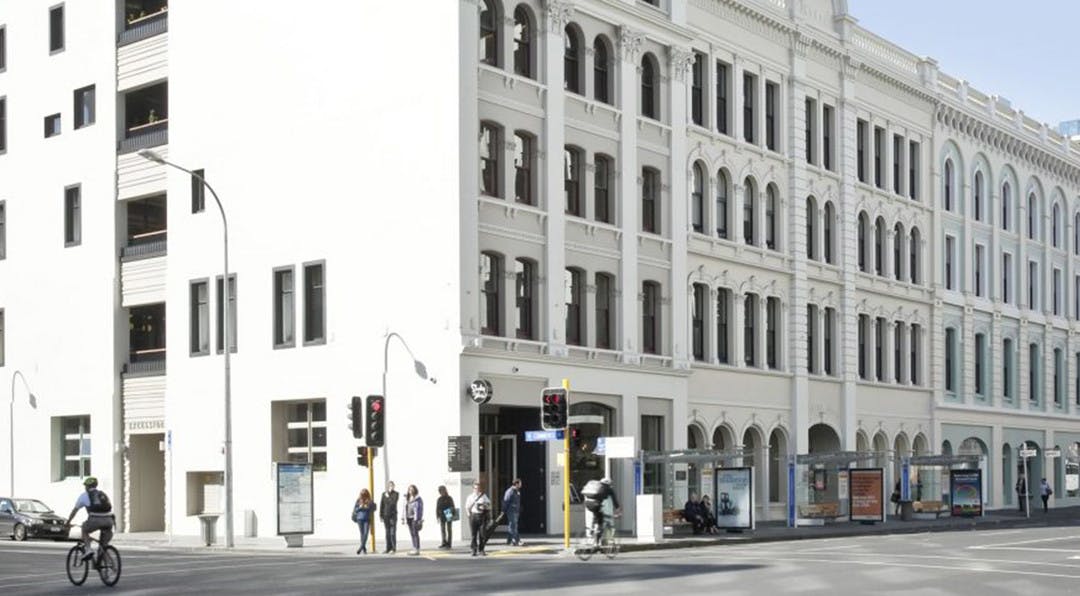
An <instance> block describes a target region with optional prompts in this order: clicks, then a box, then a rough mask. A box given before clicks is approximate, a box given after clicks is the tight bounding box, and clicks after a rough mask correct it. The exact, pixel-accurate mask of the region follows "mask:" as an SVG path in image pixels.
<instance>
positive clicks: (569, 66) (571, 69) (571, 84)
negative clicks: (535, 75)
mask: <svg viewBox="0 0 1080 596" xmlns="http://www.w3.org/2000/svg"><path fill="white" fill-rule="evenodd" d="M581 62H582V60H581V36H580V34H579V33H578V29H577V27H575V26H574V24H573V23H571V24H569V25H567V26H566V30H565V32H564V35H563V88H564V89H566V90H567V91H570V92H571V93H577V94H581V87H582V85H581Z"/></svg>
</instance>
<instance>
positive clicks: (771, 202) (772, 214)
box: [765, 184, 780, 250]
mask: <svg viewBox="0 0 1080 596" xmlns="http://www.w3.org/2000/svg"><path fill="white" fill-rule="evenodd" d="M779 208H780V199H778V198H777V196H776V186H774V185H772V184H770V185H769V186H767V187H765V247H766V248H768V249H770V250H778V249H779V246H780V243H779V237H780V229H779V228H780V218H779V217H777V210H778V209H779Z"/></svg>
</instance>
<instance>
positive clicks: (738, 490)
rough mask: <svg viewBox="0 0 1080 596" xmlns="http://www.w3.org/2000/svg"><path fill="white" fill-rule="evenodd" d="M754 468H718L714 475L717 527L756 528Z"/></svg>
mask: <svg viewBox="0 0 1080 596" xmlns="http://www.w3.org/2000/svg"><path fill="white" fill-rule="evenodd" d="M752 472H753V468H717V469H716V471H715V472H714V473H713V478H714V480H713V486H714V488H715V490H714V492H715V494H716V500H715V501H714V507H715V508H716V525H717V527H720V528H732V529H747V530H748V529H752V528H753V527H754V491H753V488H754V484H753V479H752V476H753V474H752Z"/></svg>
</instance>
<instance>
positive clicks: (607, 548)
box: [574, 515, 619, 561]
mask: <svg viewBox="0 0 1080 596" xmlns="http://www.w3.org/2000/svg"><path fill="white" fill-rule="evenodd" d="M615 517H619V516H617V515H615V516H611V515H605V516H604V527H603V529H602V530H600V531H598V530H599V528H598V525H597V524H593V526H592V527H591V528H588V529H586V531H585V536H584V538H583V539H582V541H581V544H580V545H579V546H578V547H577V548H576V549H574V554H575V555H577V557H578V558H579V559H581V560H582V561H588V560H589V559H591V558H592V556H593V555H594V554H596V553H604V556H605V557H607V558H608V559H614V558H615V555H617V554H619V535H618V534H617V533H616V532H615V525H614V524H613V523H612V520H613V518H615Z"/></svg>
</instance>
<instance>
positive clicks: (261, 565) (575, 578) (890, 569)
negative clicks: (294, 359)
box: [0, 527, 1080, 596]
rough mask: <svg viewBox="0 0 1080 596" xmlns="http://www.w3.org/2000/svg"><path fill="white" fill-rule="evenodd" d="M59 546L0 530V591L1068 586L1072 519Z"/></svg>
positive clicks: (1032, 590) (1029, 589)
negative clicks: (910, 529) (461, 548)
mask: <svg viewBox="0 0 1080 596" xmlns="http://www.w3.org/2000/svg"><path fill="white" fill-rule="evenodd" d="M68 546H69V545H67V544H62V543H60V544H58V543H14V542H6V541H5V542H0V594H5V595H6V594H101V593H112V592H113V591H115V592H118V593H121V592H122V593H125V594H170V595H171V594H184V593H202V594H206V595H210V594H318V593H343V594H346V593H347V594H359V593H364V594H403V593H411V594H433V593H441V594H460V593H464V592H473V593H477V594H491V593H504V594H512V593H556V592H559V593H563V594H566V593H569V592H572V593H577V594H583V593H587V594H589V596H593V595H594V594H595V595H600V594H653V595H657V594H664V593H665V592H666V593H668V594H674V593H677V594H679V595H680V596H682V595H685V594H706V593H709V594H785V593H791V594H830V595H831V594H903V595H904V596H912V595H920V594H926V595H938V594H973V595H979V596H985V595H990V594H1016V595H1022V596H1034V595H1038V594H1051V595H1053V596H1063V595H1066V594H1077V593H1080V587H1078V586H1080V529H1078V528H1072V527H1058V528H1033V529H1031V528H1029V529H1017V530H986V531H962V532H937V533H932V534H910V535H897V536H862V537H854V538H834V539H821V540H798V541H788V542H772V543H757V544H745V545H725V546H715V547H701V548H689V549H675V550H666V551H646V552H638V553H624V554H621V555H619V557H618V558H616V559H615V560H614V561H608V560H605V559H603V558H602V557H601V558H596V557H594V558H593V559H592V560H590V561H588V562H581V561H578V560H577V559H576V558H573V557H569V558H568V557H564V556H555V555H536V554H524V553H514V554H508V555H505V556H489V557H486V558H476V559H473V558H471V557H468V556H463V555H451V556H441V553H432V554H431V556H429V557H423V556H422V557H407V556H404V555H395V556H391V557H385V556H369V557H366V558H361V557H346V556H341V555H315V554H305V553H300V552H295V553H294V552H290V553H285V552H266V553H231V554H225V553H224V552H222V551H216V552H185V551H167V550H158V549H154V550H151V549H147V548H136V547H134V546H131V547H126V548H125V547H123V546H122V547H121V554H122V556H123V574H122V576H121V578H120V582H119V584H117V586H116V587H115V588H106V587H104V586H103V585H102V584H101V581H100V580H99V579H98V578H97V577H96V576H95V575H93V574H92V575H91V576H90V578H89V579H87V582H86V584H84V585H83V586H81V587H76V586H72V585H71V584H70V583H69V582H68V580H67V577H66V575H65V574H64V554H65V551H66V549H67V547H68Z"/></svg>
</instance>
